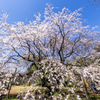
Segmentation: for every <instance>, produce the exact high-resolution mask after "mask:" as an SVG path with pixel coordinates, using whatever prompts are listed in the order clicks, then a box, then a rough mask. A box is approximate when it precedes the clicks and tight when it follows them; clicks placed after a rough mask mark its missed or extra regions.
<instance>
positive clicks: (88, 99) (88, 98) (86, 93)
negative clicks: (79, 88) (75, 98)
mask: <svg viewBox="0 0 100 100" xmlns="http://www.w3.org/2000/svg"><path fill="white" fill-rule="evenodd" d="M82 81H83V84H84V90H85V95H86V98H87V100H91V99H90V97H89V94H88V90H87V87H86V84H85V81H84V78H83V76H82Z"/></svg>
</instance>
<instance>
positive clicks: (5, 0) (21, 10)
mask: <svg viewBox="0 0 100 100" xmlns="http://www.w3.org/2000/svg"><path fill="white" fill-rule="evenodd" d="M87 1H88V0H0V9H1V10H3V12H4V13H5V12H8V15H9V17H8V19H7V21H8V23H13V22H16V21H24V22H27V21H30V20H34V17H33V15H32V13H35V14H36V13H37V12H40V13H42V14H43V13H44V9H45V7H46V3H51V4H52V5H53V6H54V7H58V9H57V10H58V11H61V9H62V8H63V7H66V8H68V9H69V10H70V11H74V10H76V9H78V8H80V7H83V10H82V11H81V12H80V13H81V14H82V18H83V19H87V22H88V24H89V25H90V26H91V27H93V26H97V25H98V26H99V27H100V8H99V9H97V8H98V7H96V6H93V7H91V5H90V4H88V5H86V6H85V4H86V2H87ZM99 29H100V28H99Z"/></svg>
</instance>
